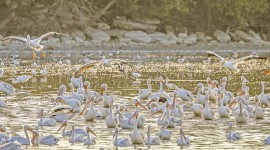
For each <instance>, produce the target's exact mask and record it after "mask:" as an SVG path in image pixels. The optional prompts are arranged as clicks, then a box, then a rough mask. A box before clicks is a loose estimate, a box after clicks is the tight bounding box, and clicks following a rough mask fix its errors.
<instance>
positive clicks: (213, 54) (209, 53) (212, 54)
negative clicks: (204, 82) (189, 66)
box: [206, 51, 225, 61]
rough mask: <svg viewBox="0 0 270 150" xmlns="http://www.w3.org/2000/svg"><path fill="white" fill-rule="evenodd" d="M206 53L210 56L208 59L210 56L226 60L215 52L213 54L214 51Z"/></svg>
mask: <svg viewBox="0 0 270 150" xmlns="http://www.w3.org/2000/svg"><path fill="white" fill-rule="evenodd" d="M206 53H207V54H208V57H210V56H216V57H218V58H219V59H220V60H221V61H224V60H225V58H223V57H221V56H219V55H218V54H217V53H215V52H212V51H206Z"/></svg>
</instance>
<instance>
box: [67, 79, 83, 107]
mask: <svg viewBox="0 0 270 150" xmlns="http://www.w3.org/2000/svg"><path fill="white" fill-rule="evenodd" d="M69 87H70V89H71V97H72V98H74V99H76V100H79V101H80V102H81V103H82V102H83V101H84V95H83V94H78V93H75V92H74V87H73V84H71V83H69Z"/></svg>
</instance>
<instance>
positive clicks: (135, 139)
mask: <svg viewBox="0 0 270 150" xmlns="http://www.w3.org/2000/svg"><path fill="white" fill-rule="evenodd" d="M134 117H135V122H134V129H133V131H132V132H131V134H130V139H131V142H132V143H133V144H143V142H144V134H143V133H141V132H139V131H138V128H137V123H138V118H139V111H135V113H134V114H133V115H132V116H131V117H130V119H129V121H130V120H131V119H132V118H134Z"/></svg>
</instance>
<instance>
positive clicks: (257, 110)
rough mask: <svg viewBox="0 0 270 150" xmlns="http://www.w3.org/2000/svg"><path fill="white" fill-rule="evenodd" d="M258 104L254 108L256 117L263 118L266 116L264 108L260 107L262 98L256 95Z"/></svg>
mask: <svg viewBox="0 0 270 150" xmlns="http://www.w3.org/2000/svg"><path fill="white" fill-rule="evenodd" d="M255 100H256V105H255V108H254V110H253V112H254V116H255V119H263V118H264V109H263V108H261V107H260V100H259V97H258V96H257V95H256V96H255Z"/></svg>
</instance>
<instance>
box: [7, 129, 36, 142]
mask: <svg viewBox="0 0 270 150" xmlns="http://www.w3.org/2000/svg"><path fill="white" fill-rule="evenodd" d="M23 131H24V133H25V137H22V136H19V135H15V136H12V137H10V138H9V139H8V140H7V142H9V143H11V142H15V141H17V142H18V143H20V144H22V145H30V140H29V136H28V133H27V131H31V132H33V129H32V128H30V127H29V126H28V125H24V126H23Z"/></svg>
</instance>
